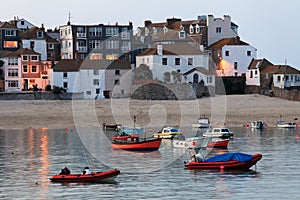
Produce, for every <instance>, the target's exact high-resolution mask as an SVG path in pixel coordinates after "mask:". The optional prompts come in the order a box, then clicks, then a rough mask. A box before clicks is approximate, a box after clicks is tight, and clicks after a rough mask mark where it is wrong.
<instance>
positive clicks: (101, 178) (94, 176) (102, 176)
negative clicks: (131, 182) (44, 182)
mask: <svg viewBox="0 0 300 200" xmlns="http://www.w3.org/2000/svg"><path fill="white" fill-rule="evenodd" d="M119 174H120V171H119V170H117V169H112V170H108V171H104V172H92V173H91V174H69V175H54V176H52V177H51V178H50V180H51V181H52V182H105V181H109V180H113V179H114V178H116V177H117V176H118V175H119Z"/></svg>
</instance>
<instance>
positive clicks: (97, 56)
mask: <svg viewBox="0 0 300 200" xmlns="http://www.w3.org/2000/svg"><path fill="white" fill-rule="evenodd" d="M102 59H103V55H102V53H91V54H90V60H102Z"/></svg>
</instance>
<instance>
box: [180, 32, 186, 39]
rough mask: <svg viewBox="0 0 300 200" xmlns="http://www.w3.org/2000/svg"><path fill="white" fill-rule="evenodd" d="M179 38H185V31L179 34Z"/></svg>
mask: <svg viewBox="0 0 300 200" xmlns="http://www.w3.org/2000/svg"><path fill="white" fill-rule="evenodd" d="M179 38H185V31H184V30H181V31H180V32H179Z"/></svg>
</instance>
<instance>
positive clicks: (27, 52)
mask: <svg viewBox="0 0 300 200" xmlns="http://www.w3.org/2000/svg"><path fill="white" fill-rule="evenodd" d="M21 55H41V54H40V53H37V52H35V51H34V50H32V49H28V48H21V49H18V50H17V51H4V52H3V54H2V55H1V57H19V56H21Z"/></svg>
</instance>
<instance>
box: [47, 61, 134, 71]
mask: <svg viewBox="0 0 300 200" xmlns="http://www.w3.org/2000/svg"><path fill="white" fill-rule="evenodd" d="M92 69H102V70H105V69H111V70H114V69H127V70H130V69H131V66H130V62H129V61H128V60H126V59H118V60H90V59H85V60H75V59H62V60H60V61H59V62H58V63H57V64H56V65H55V66H54V67H53V71H54V72H76V71H79V70H92Z"/></svg>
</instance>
